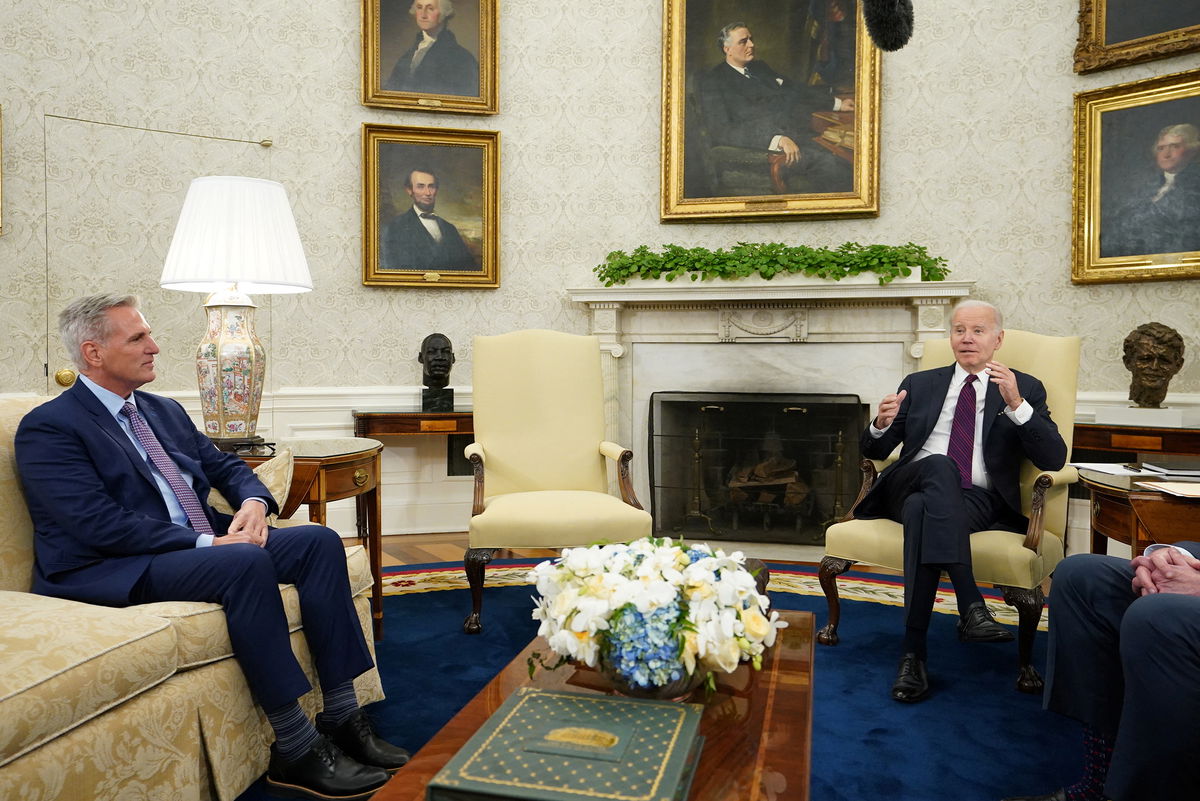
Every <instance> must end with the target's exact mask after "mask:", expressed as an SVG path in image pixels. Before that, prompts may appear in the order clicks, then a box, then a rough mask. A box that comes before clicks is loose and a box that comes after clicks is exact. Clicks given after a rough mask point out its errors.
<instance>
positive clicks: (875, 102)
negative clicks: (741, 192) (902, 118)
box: [660, 0, 882, 222]
mask: <svg viewBox="0 0 1200 801" xmlns="http://www.w3.org/2000/svg"><path fill="white" fill-rule="evenodd" d="M798 1H799V0H793V2H798ZM686 5H687V3H686V0H663V67H662V98H663V101H662V151H661V152H662V169H661V181H662V183H661V188H660V198H661V206H660V217H661V220H662V221H663V222H728V221H736V220H755V219H760V220H769V219H789V218H795V217H808V218H834V217H876V216H878V215H879V130H880V115H879V110H880V87H881V85H882V81H881V74H882V69H881V63H882V59H881V53H880V51H879V49H878V48H877V47H875V45H874V44H873V43H872V42H871V39H870V37H869V36H868V34H867V30H866V25H865V23H864V22H863V17H862V10H861V6H860V4H856V5H857V6H860V7H859V10H858V12H857V14H856V24H855V73H854V78H855V80H854V101H855V112H854V136H855V148H854V154H853V161H852V164H853V171H854V188H853V190H852V191H850V192H836V193H825V194H780V195H774V194H772V195H753V196H736V197H706V198H687V197H685V195H684V132H685V127H684V125H685V122H686V120H685V105H686V98H685V87H684V80H685V64H684V60H685V59H684V56H685V49H686V48H685V46H686V42H685V35H686V31H685V12H686Z"/></svg>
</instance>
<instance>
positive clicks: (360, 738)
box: [317, 709, 409, 773]
mask: <svg viewBox="0 0 1200 801" xmlns="http://www.w3.org/2000/svg"><path fill="white" fill-rule="evenodd" d="M317 729H318V730H319V731H320V732H321V734H324V735H325V736H326V737H328V738H329V741H330V742H331V743H333V744H334V745H336V746H337V747H338V748H340V749H342V751H343V752H345V754H346V756H348V757H350V758H351V759H354V760H356V761H358V762H361V763H363V764H364V765H372V766H374V767H377V768H383V769H384V770H386V771H387V772H388V773H395V772H396V771H398V770H400V768H402V767H404V766H405V765H407V764H408V760H409V755H408V752H407V751H405V750H404V749H403V748H400V747H398V746H395V745H392V744H391V743H389V742H388V741H387V740H385V739H383V738H382V737H380V736H379V735H378V734H376V733H375V727H374V726H372V725H371V721H370V719H369V718H368V717H367V713H366V712H363V711H362V710H361V709H358V710H355V712H354V714H353V715H351V716H350V717H348V718H346V720H345V721H343V722H342V725H340V726H337V727H336V728H332V729H327V728H325V727H323V726H321V725H319V724H318V726H317Z"/></svg>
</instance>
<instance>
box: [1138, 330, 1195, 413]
mask: <svg viewBox="0 0 1200 801" xmlns="http://www.w3.org/2000/svg"><path fill="white" fill-rule="evenodd" d="M1124 362H1125V369H1127V370H1129V371H1130V372H1131V373H1132V374H1133V378H1132V380H1131V381H1130V383H1129V399H1130V400H1131V401H1133V402H1134V404H1135V405H1136V406H1139V407H1141V408H1144V409H1158V408H1161V407H1162V402H1163V399H1164V398H1166V397H1167V386H1168V385H1169V384H1170V383H1171V379H1172V378H1174V377H1175V374H1176V373H1178V372H1179V371H1180V369H1182V367H1183V337H1181V336H1180V335H1179V332H1178V331H1176V330H1175V329H1174V328H1171V327H1170V326H1166V325H1163V324H1162V323H1145V324H1143V325H1139V326H1138V327H1137V328H1135V329H1133V330H1132V331H1130V332H1129V336H1127V337H1125V353H1124Z"/></svg>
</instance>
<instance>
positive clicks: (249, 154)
mask: <svg viewBox="0 0 1200 801" xmlns="http://www.w3.org/2000/svg"><path fill="white" fill-rule="evenodd" d="M916 6H917V7H916V32H915V35H914V36H913V38H912V41H911V42H910V43H909V44H908V46H907V47H905V48H904V49H903V50H900V51H898V52H896V53H893V54H887V55H886V56H885V57H884V66H883V74H884V77H883V107H882V119H883V129H882V130H883V133H882V148H883V152H882V173H881V184H882V209H883V211H882V213H881V215H880V216H879V217H878V218H877V219H867V220H846V221H836V220H833V221H796V222H778V223H737V224H725V225H721V224H707V225H672V226H666V225H662V224H660V223H659V222H658V218H657V209H658V192H659V188H658V181H659V177H658V176H659V115H660V69H661V64H660V61H661V53H662V44H661V35H662V33H661V31H662V8H661V3H660V2H657V0H646V2H641V3H631V2H628V1H626V2H621V3H617V2H613V1H612V0H588V2H545V0H506V1H505V2H504V3H503V4H502V5H501V20H500V105H501V113H500V114H499V115H497V116H495V117H473V116H460V115H438V114H431V113H414V112H401V111H390V110H377V109H368V108H365V107H363V106H361V105H360V104H359V70H360V67H359V24H360V23H359V15H360V9H359V4H358V2H357V1H356V0H316V1H315V2H310V3H285V2H282V0H258V2H254V3H245V2H242V1H241V0H156V1H155V0H102V2H96V1H95V0H66V1H65V2H64V1H63V0H55V2H51V0H0V20H3V23H2V24H0V106H3V108H4V116H5V119H4V128H5V130H4V134H5V136H4V151H5V152H4V153H3V159H4V182H5V183H4V194H3V197H4V204H5V208H4V222H5V226H4V228H5V233H4V235H3V236H2V237H0V363H2V364H3V365H4V369H3V371H0V392H42V391H45V389H46V381H47V379H46V378H45V375H44V370H43V363H44V362H46V361H49V363H50V371H51V372H53V371H54V370H55V369H57V368H58V367H59V366H63V363H64V359H63V357H62V354H60V353H58V351H57V345H56V343H54V342H51V344H50V345H49V346H48V345H47V327H48V326H47V320H48V317H49V318H50V319H51V324H52V318H53V315H54V314H55V313H56V312H57V310H58V308H59V307H60V306H61V305H62V304H63V302H64V301H65V300H67V299H69V298H70V297H74V296H76V295H78V294H82V293H83V292H85V291H92V290H100V289H104V290H109V289H111V290H118V289H130V290H134V291H138V292H140V293H142V294H143V295H144V296H145V299H146V307H147V312H148V316H149V317H150V319H151V322H152V324H153V325H154V326H155V327H156V330H157V332H158V334H159V339H160V342H161V344H162V345H163V349H164V356H163V358H162V369H161V370H160V376H161V378H160V382H159V384H158V385H157V386H158V388H159V389H163V390H172V389H176V390H185V389H188V388H190V387H194V378H193V374H192V372H191V368H190V366H189V364H188V362H189V359H190V356H189V354H190V352H191V350H192V348H193V347H194V343H195V342H196V341H197V339H198V337H199V331H200V326H201V314H200V302H201V298H200V297H199V296H195V295H187V294H181V293H175V292H165V291H162V290H159V289H158V288H157V278H158V273H159V271H160V270H161V265H162V259H163V257H164V255H165V253H166V249H167V245H168V243H169V240H170V235H171V232H172V230H173V226H174V221H175V218H176V216H177V214H178V209H179V206H180V204H181V203H182V198H183V195H184V193H185V191H186V188H187V182H188V180H189V179H190V178H191V177H193V176H194V175H198V174H215V173H219V172H225V171H237V172H239V173H241V174H248V175H258V176H262V177H269V178H272V179H275V180H278V181H281V182H283V183H284V184H285V185H286V186H287V187H288V190H289V193H290V195H291V198H292V202H293V205H294V207H295V210H296V216H297V222H298V224H299V227H300V231H301V235H302V237H303V239H304V243H305V247H306V251H307V253H308V257H309V261H310V267H311V269H312V272H313V280H314V284H315V287H316V288H315V290H314V291H313V292H312V293H310V294H307V295H301V296H281V297H276V298H259V299H258V300H259V301H260V302H261V304H262V307H263V308H262V311H261V312H260V315H261V317H262V318H263V321H262V323H261V325H260V330H262V331H263V332H264V333H265V334H266V336H265V337H264V339H266V340H267V342H268V347H269V348H270V351H271V354H272V367H271V369H272V376H271V385H272V388H273V389H275V390H278V389H280V388H284V387H303V386H324V387H336V386H347V387H356V386H357V387H368V386H406V385H407V386H411V385H418V384H419V383H420V370H419V366H418V365H417V363H416V361H415V355H416V351H417V348H418V345H419V343H420V341H421V338H422V337H423V336H424V335H425V334H427V333H429V332H431V331H434V330H438V331H442V332H444V333H446V334H448V335H449V336H450V338H451V339H452V340H453V342H454V343H455V346H456V352H457V353H458V357H459V363H458V365H457V366H456V367H455V372H454V376H453V377H454V383H461V384H468V383H469V376H470V355H471V354H470V338H471V336H472V335H474V334H481V333H482V334H487V333H499V332H502V331H506V330H511V329H514V328H522V327H546V328H556V329H560V330H567V331H576V332H581V333H582V332H585V331H586V330H587V320H586V315H585V312H584V310H583V309H582V308H580V307H576V306H575V305H573V304H571V303H570V302H569V301H568V300H567V298H566V293H565V291H564V290H565V289H566V288H567V287H579V286H587V285H590V284H591V283H592V282H593V278H592V275H591V269H592V267H593V266H594V265H596V264H597V263H599V262H600V261H601V260H602V259H603V257H604V256H605V254H606V253H607V252H608V251H610V250H613V249H629V248H632V247H635V246H636V245H639V244H643V243H645V244H649V245H652V246H658V245H661V244H662V243H665V242H677V243H680V244H702V245H706V246H710V247H716V246H721V245H729V244H733V243H734V242H737V241H739V240H743V241H762V240H782V241H785V242H794V243H807V244H813V245H836V244H839V243H841V242H844V241H847V240H856V241H860V242H891V243H902V242H905V241H909V240H911V241H915V242H919V243H923V244H925V245H927V246H928V247H929V249H930V250H931V251H932V252H933V253H935V254H940V255H944V256H946V257H947V258H948V259H949V262H950V265H951V267H952V269H953V277H955V278H961V279H970V280H974V281H976V282H977V288H976V294H977V295H979V296H980V297H983V298H985V299H988V300H991V301H993V302H995V303H997V304H999V305H1000V306H1001V307H1003V308H1004V309H1005V310H1006V311H1007V314H1008V320H1007V323H1008V325H1009V326H1010V327H1021V328H1033V329H1037V330H1040V331H1044V332H1047V333H1056V334H1068V333H1078V334H1081V335H1083V336H1084V337H1085V350H1084V362H1083V371H1082V374H1081V376H1080V388H1081V390H1082V391H1085V392H1087V391H1091V392H1120V391H1122V390H1124V388H1125V386H1126V384H1127V374H1126V372H1125V371H1124V369H1123V368H1122V367H1121V365H1120V341H1121V339H1122V338H1123V336H1124V335H1125V334H1126V333H1127V332H1128V331H1129V330H1130V329H1132V328H1133V327H1135V326H1136V325H1138V324H1140V323H1143V322H1147V321H1150V320H1158V321H1160V322H1163V323H1166V324H1168V325H1171V326H1173V327H1175V328H1177V329H1178V330H1179V331H1180V332H1181V333H1182V334H1183V336H1184V338H1185V340H1186V342H1187V347H1188V350H1189V357H1190V358H1189V360H1188V364H1187V366H1186V367H1185V369H1184V372H1183V373H1182V374H1181V375H1180V376H1178V377H1177V378H1176V380H1175V382H1174V383H1173V384H1172V390H1173V391H1177V392H1183V393H1196V392H1198V391H1200V339H1198V334H1200V319H1198V312H1197V300H1198V299H1200V291H1198V290H1200V284H1198V283H1197V282H1167V283H1158V284H1135V285H1131V284H1123V285H1109V286H1090V287H1076V286H1073V285H1072V284H1071V283H1070V279H1069V275H1070V263H1069V262H1070V215H1071V146H1072V137H1071V121H1072V95H1073V93H1074V92H1077V91H1082V90H1086V89H1092V88H1096V87H1100V86H1107V85H1111V84H1114V83H1119V82H1123V81H1128V80H1134V79H1137V78H1142V77H1148V76H1151V75H1157V74H1164V73H1167V72H1173V71H1179V70H1183V69H1189V68H1193V67H1196V66H1198V65H1200V56H1197V55H1193V56H1184V57H1179V58H1175V59H1170V60H1167V61H1161V62H1153V63H1150V64H1143V65H1139V66H1135V67H1129V68H1125V69H1120V70H1110V71H1106V72H1100V73H1096V74H1094V75H1088V76H1082V77H1081V76H1077V75H1075V74H1074V73H1073V72H1072V71H1071V54H1072V49H1073V47H1074V43H1075V37H1076V32H1077V28H1076V21H1075V15H1076V12H1077V10H1078V4H1077V0H1009V1H1008V2H1004V3H984V4H977V3H961V2H956V1H955V0H922V2H920V3H917V4H916ZM452 25H453V23H452ZM715 55H716V54H715V48H714V56H715ZM364 122H373V123H392V124H406V125H421V126H435V127H436V126H447V127H467V128H480V129H487V130H499V131H500V132H501V161H502V168H501V176H500V189H501V224H500V260H501V282H502V283H501V287H500V288H499V289H497V290H490V291H488V290H446V289H441V290H439V289H393V288H382V289H381V288H366V287H363V286H362V285H361V283H360V269H361V268H360V260H361V233H360V231H361V219H360V215H361V206H362V201H361V197H360V193H361V189H360V186H361V175H360V171H361V155H360V127H361V125H362V123H364ZM263 139H270V140H272V142H273V146H272V147H270V148H269V149H268V148H263V147H261V146H259V145H258V144H255V143H256V142H258V141H260V140H263ZM47 309H49V310H50V314H49V315H48V314H47ZM48 347H49V356H48V357H47V348H48ZM347 354H349V355H347Z"/></svg>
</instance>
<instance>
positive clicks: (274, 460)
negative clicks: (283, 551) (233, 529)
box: [208, 448, 295, 526]
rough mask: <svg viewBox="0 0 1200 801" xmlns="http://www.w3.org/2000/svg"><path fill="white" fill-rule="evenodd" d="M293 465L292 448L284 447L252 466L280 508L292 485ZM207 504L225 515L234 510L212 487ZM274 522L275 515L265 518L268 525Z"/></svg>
mask: <svg viewBox="0 0 1200 801" xmlns="http://www.w3.org/2000/svg"><path fill="white" fill-rule="evenodd" d="M294 466H295V459H294V458H293V457H292V449H291V448H284V449H283V450H281V451H280V452H279V453H277V454H275V455H274V456H272V457H271V458H270V459H268V460H267V461H265V462H263V463H262V464H260V465H259V466H258V467H256V468H254V475H256V476H258V480H259V481H261V482H262V483H264V484H266V485H267V490H268V491H269V492H270V493H271V497H272V498H274V499H275V505H276V506H278V507H279V508H280V509H282V508H283V504H284V502H285V501H286V500H287V496H288V490H289V489H291V487H292V469H293V467H294ZM208 505H209V506H211V507H212V508H214V509H216V510H217V511H218V512H224V513H225V514H227V515H231V514H233V512H234V509H233V506H232V505H231V504H230V503H229V501H227V500H226V499H225V496H224V495H222V494H221V492H220V491H219V490H217V489H213V490H212V491H211V492H209V493H208ZM275 522H276V520H275V515H271V516H270V517H269V518H267V523H269V524H270V525H272V526H273V525H275Z"/></svg>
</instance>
